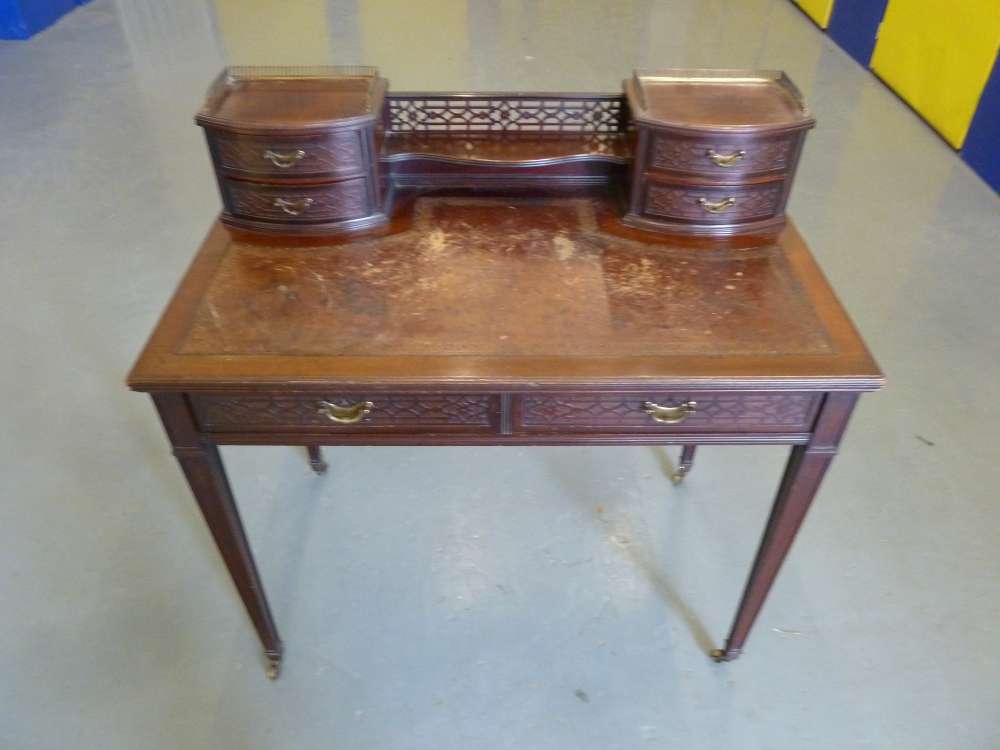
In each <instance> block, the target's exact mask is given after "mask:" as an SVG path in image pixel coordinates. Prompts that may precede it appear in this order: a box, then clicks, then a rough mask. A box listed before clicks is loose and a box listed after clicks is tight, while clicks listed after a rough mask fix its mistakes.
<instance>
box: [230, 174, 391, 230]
mask: <svg viewBox="0 0 1000 750" xmlns="http://www.w3.org/2000/svg"><path fill="white" fill-rule="evenodd" d="M222 187H223V192H224V198H225V203H226V207H227V208H228V209H229V212H230V213H232V214H234V215H236V216H242V217H245V218H249V219H263V220H264V221H279V222H282V223H299V222H321V221H336V220H341V219H358V218H361V217H364V216H368V215H369V214H370V213H371V212H372V206H371V201H370V199H369V187H368V180H367V179H366V178H364V177H361V178H358V179H353V180H343V181H341V182H332V183H329V184H326V185H264V184H261V183H257V182H244V181H241V180H223V181H222Z"/></svg>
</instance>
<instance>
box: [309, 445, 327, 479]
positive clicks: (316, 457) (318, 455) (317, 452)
mask: <svg viewBox="0 0 1000 750" xmlns="http://www.w3.org/2000/svg"><path fill="white" fill-rule="evenodd" d="M306 450H308V451H309V465H310V466H311V467H312V470H313V471H315V472H316V473H317V474H326V470H327V465H326V461H324V460H323V450H322V449H321V448H320V447H319V446H318V445H309V446H306Z"/></svg>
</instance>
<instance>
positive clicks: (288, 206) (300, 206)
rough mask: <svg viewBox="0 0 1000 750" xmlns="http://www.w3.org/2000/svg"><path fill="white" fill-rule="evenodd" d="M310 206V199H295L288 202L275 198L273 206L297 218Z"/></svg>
mask: <svg viewBox="0 0 1000 750" xmlns="http://www.w3.org/2000/svg"><path fill="white" fill-rule="evenodd" d="M312 204H313V199H312V198H296V199H294V200H289V199H288V198H275V199H274V204H273V205H274V207H275V208H280V209H281V210H282V211H284V212H285V213H286V214H289V215H291V216H299V215H300V214H301V213H302V212H303V211H305V210H306V209H307V208H309V206H311V205H312Z"/></svg>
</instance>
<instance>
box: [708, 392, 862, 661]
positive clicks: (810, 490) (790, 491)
mask: <svg viewBox="0 0 1000 750" xmlns="http://www.w3.org/2000/svg"><path fill="white" fill-rule="evenodd" d="M857 398H858V396H857V394H855V393H830V394H827V396H826V398H825V399H824V402H823V407H822V409H821V411H820V413H819V416H818V417H817V419H816V425H815V427H814V428H813V434H812V438H811V439H810V441H809V443H808V444H807V445H796V446H795V447H793V448H792V453H791V456H790V457H789V459H788V464H787V466H786V467H785V474H784V476H783V477H782V479H781V485H780V486H779V488H778V494H777V497H776V498H775V500H774V505H773V506H772V508H771V515H770V517H769V518H768V520H767V526H766V527H765V529H764V536H763V538H762V539H761V542H760V547H759V548H758V550H757V557H756V559H755V560H754V563H753V567H752V568H751V569H750V577H749V579H748V580H747V584H746V588H745V589H744V591H743V598H742V599H741V601H740V605H739V607H738V608H737V610H736V617H735V619H734V620H733V626H732V629H731V630H730V631H729V637H728V638H727V639H726V647H725V648H724V649H716V650H715V651H713V652H712V658H713V659H715V661H732V660H733V659H736V658H737V657H738V656H739V655H740V654H741V653H742V651H743V644H744V643H745V642H746V639H747V636H748V635H749V634H750V629H751V628H752V627H753V623H754V620H756V619H757V615H758V614H759V613H760V609H761V607H762V606H763V605H764V600H765V599H766V598H767V594H768V592H769V591H770V590H771V584H773V583H774V579H775V577H776V576H777V575H778V571H779V570H780V568H781V564H782V562H784V559H785V555H786V554H787V553H788V549H789V548H790V547H791V546H792V541H794V539H795V535H796V534H797V533H798V530H799V527H800V526H801V525H802V520H803V519H804V518H805V515H806V511H808V510H809V505H810V504H811V503H812V500H813V497H815V495H816V492H817V490H819V486H820V483H821V482H822V481H823V475H824V474H825V473H826V470H827V468H828V467H829V466H830V462H831V461H833V457H834V456H835V455H836V454H837V446H838V444H839V443H840V438H841V436H842V435H843V433H844V429H845V428H846V427H847V421H848V419H850V416H851V411H852V410H853V409H854V404H855V402H856V401H857Z"/></svg>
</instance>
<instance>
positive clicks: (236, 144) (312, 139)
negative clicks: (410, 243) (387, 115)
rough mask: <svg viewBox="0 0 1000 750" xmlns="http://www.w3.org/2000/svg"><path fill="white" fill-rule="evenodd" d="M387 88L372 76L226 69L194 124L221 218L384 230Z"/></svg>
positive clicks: (331, 229)
mask: <svg viewBox="0 0 1000 750" xmlns="http://www.w3.org/2000/svg"><path fill="white" fill-rule="evenodd" d="M385 89H386V82H385V80H384V79H382V78H379V77H378V74H377V72H376V71H375V70H374V69H373V68H333V67H323V68H245V67H236V68H227V69H226V70H224V71H223V72H222V74H221V75H220V76H219V77H218V78H217V79H216V81H215V83H214V84H213V85H212V87H211V89H210V90H209V92H208V96H207V97H206V100H205V104H204V106H203V107H202V109H201V111H200V112H199V113H198V115H197V116H196V117H195V121H196V122H197V123H198V124H199V125H201V126H202V127H203V128H204V129H205V135H206V137H207V139H208V146H209V150H210V151H211V154H212V160H213V162H214V164H215V171H216V176H217V178H218V181H219V191H220V193H221V194H222V202H223V207H224V208H223V213H222V220H223V222H225V223H226V224H228V225H230V226H235V227H239V228H243V229H252V230H259V231H260V230H262V231H272V232H275V231H277V232H282V233H293V234H294V233H310V234H316V233H322V234H335V233H337V232H342V231H347V230H354V229H363V228H368V227H372V226H376V225H378V224H382V223H385V221H386V217H385V215H384V213H383V209H382V190H381V187H380V185H379V179H378V177H379V176H378V173H377V167H378V159H377V158H375V153H376V152H377V149H376V139H377V138H378V137H379V131H380V130H381V120H382V107H383V103H384V101H385Z"/></svg>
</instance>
